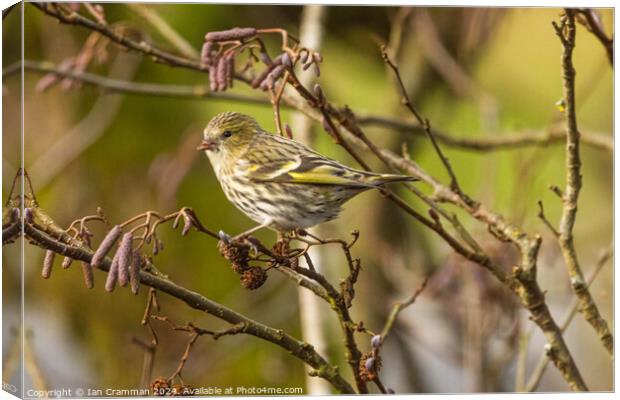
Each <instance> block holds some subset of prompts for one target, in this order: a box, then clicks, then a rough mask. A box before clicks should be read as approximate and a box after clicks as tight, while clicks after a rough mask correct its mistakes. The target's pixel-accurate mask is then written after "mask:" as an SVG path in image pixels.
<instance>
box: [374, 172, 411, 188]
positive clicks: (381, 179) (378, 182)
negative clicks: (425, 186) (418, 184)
mask: <svg viewBox="0 0 620 400" xmlns="http://www.w3.org/2000/svg"><path fill="white" fill-rule="evenodd" d="M419 180H420V179H418V178H416V177H415V176H407V175H396V174H372V175H370V176H369V177H368V183H370V184H371V185H373V186H383V185H385V184H388V183H395V182H415V181H419Z"/></svg>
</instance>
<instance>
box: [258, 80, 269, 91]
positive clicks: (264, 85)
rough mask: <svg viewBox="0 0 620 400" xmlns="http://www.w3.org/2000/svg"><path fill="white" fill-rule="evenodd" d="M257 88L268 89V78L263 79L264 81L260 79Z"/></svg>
mask: <svg viewBox="0 0 620 400" xmlns="http://www.w3.org/2000/svg"><path fill="white" fill-rule="evenodd" d="M268 78H269V77H268ZM259 88H260V90H262V91H263V92H266V91H267V90H269V79H265V80H264V81H262V82H261V84H260V86H259Z"/></svg>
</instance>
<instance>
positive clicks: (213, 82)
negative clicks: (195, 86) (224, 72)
mask: <svg viewBox="0 0 620 400" xmlns="http://www.w3.org/2000/svg"><path fill="white" fill-rule="evenodd" d="M209 89H211V91H212V92H217V68H216V66H215V65H213V64H212V65H210V66H209Z"/></svg>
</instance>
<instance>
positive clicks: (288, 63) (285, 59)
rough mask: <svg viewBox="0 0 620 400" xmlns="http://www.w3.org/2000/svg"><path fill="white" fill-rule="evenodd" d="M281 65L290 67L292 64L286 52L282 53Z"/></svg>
mask: <svg viewBox="0 0 620 400" xmlns="http://www.w3.org/2000/svg"><path fill="white" fill-rule="evenodd" d="M282 65H284V67H286V68H290V67H292V66H293V63H292V62H291V56H290V55H289V54H288V53H286V52H284V53H282Z"/></svg>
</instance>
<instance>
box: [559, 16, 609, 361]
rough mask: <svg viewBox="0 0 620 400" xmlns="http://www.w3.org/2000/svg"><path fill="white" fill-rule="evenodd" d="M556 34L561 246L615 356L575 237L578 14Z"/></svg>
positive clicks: (584, 303)
mask: <svg viewBox="0 0 620 400" xmlns="http://www.w3.org/2000/svg"><path fill="white" fill-rule="evenodd" d="M553 26H554V28H555V31H556V33H557V35H558V37H559V38H560V41H561V42H562V47H563V52H562V76H563V90H564V102H565V104H566V109H565V115H566V124H567V128H566V187H565V189H564V195H563V197H562V201H563V203H564V207H563V209H562V218H561V220H560V225H559V229H558V232H559V234H560V236H559V244H560V248H561V249H562V255H563V256H564V261H565V263H566V267H567V269H568V275H569V277H570V282H571V287H572V288H573V291H574V292H575V295H576V296H577V298H579V302H580V308H579V311H580V312H581V313H582V314H583V316H584V317H585V319H586V320H587V321H588V322H589V323H590V325H592V327H593V328H594V330H595V331H596V333H597V334H598V336H599V338H600V340H601V341H602V342H603V345H604V346H605V349H607V351H608V352H609V354H610V355H613V336H612V335H611V332H610V330H609V327H608V325H607V321H605V319H604V318H603V317H602V316H601V314H600V312H599V310H598V307H597V306H596V303H595V302H594V298H593V297H592V294H591V293H590V291H589V290H588V287H587V285H586V284H585V280H584V276H583V272H582V270H581V266H580V265H579V260H578V258H577V251H576V250H575V243H574V237H573V227H574V225H575V220H576V218H577V203H578V199H579V192H580V190H581V186H582V178H581V159H580V155H579V141H580V135H579V129H578V127H577V111H576V103H575V67H574V65H573V49H574V47H575V35H576V27H575V11H574V10H571V9H566V10H565V15H564V16H563V17H562V22H561V24H560V25H558V24H554V25H553Z"/></svg>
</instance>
